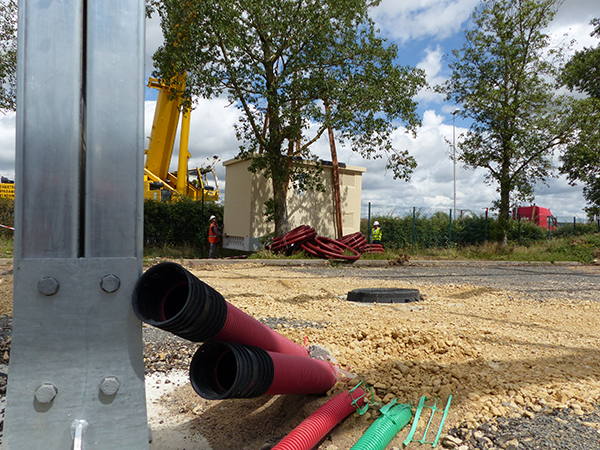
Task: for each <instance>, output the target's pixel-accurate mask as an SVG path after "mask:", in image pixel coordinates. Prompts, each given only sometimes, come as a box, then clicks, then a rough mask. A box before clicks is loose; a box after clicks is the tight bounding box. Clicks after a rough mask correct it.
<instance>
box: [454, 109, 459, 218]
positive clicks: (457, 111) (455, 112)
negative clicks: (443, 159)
mask: <svg viewBox="0 0 600 450" xmlns="http://www.w3.org/2000/svg"><path fill="white" fill-rule="evenodd" d="M459 112H460V108H456V109H455V110H454V111H453V112H452V163H453V167H452V180H453V183H454V219H456V115H457V114H458V113H459Z"/></svg>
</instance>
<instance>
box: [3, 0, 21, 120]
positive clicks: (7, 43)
mask: <svg viewBox="0 0 600 450" xmlns="http://www.w3.org/2000/svg"><path fill="white" fill-rule="evenodd" d="M0 83H1V88H0V111H2V112H4V113H5V112H7V111H14V110H15V109H16V92H17V2H16V1H15V0H2V2H0Z"/></svg>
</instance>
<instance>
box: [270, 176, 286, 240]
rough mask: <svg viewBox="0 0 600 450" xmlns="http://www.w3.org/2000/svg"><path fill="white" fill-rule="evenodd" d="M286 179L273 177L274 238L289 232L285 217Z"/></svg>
mask: <svg viewBox="0 0 600 450" xmlns="http://www.w3.org/2000/svg"><path fill="white" fill-rule="evenodd" d="M287 184H288V181H287V179H286V180H285V181H283V180H282V179H281V177H277V176H274V177H273V201H274V204H273V206H274V208H275V237H279V236H282V235H284V234H285V233H287V232H288V231H289V229H288V228H289V227H288V216H287V189H286V185H287Z"/></svg>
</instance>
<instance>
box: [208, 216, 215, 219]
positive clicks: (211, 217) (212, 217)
mask: <svg viewBox="0 0 600 450" xmlns="http://www.w3.org/2000/svg"><path fill="white" fill-rule="evenodd" d="M213 219H216V217H215V216H210V219H208V220H213Z"/></svg>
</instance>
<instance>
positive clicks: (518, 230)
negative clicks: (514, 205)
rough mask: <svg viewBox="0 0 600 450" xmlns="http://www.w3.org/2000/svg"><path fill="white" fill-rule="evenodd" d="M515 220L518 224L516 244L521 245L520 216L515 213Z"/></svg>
mask: <svg viewBox="0 0 600 450" xmlns="http://www.w3.org/2000/svg"><path fill="white" fill-rule="evenodd" d="M517 220H518V222H519V226H518V228H517V242H518V243H519V244H521V214H519V213H517Z"/></svg>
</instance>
